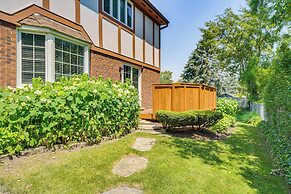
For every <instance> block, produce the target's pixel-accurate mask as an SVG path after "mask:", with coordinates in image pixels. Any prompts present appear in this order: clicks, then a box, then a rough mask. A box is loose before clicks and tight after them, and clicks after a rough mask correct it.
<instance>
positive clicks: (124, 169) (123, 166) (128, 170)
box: [103, 138, 156, 194]
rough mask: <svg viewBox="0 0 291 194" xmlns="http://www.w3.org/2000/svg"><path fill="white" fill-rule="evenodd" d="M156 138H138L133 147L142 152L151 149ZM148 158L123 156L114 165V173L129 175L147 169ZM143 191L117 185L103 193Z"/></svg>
mask: <svg viewBox="0 0 291 194" xmlns="http://www.w3.org/2000/svg"><path fill="white" fill-rule="evenodd" d="M155 143H156V140H155V139H150V138H137V139H136V140H135V143H134V144H133V145H132V148H133V149H135V150H138V151H141V152H146V151H150V150H151V149H152V147H153V146H154V145H155ZM147 164H148V160H147V159H146V158H144V157H139V156H136V155H128V156H125V157H123V158H122V159H121V160H120V161H119V162H118V163H117V165H116V166H114V167H113V169H112V173H113V174H115V175H118V176H121V177H129V176H131V175H133V174H134V173H137V172H140V171H142V170H144V169H146V167H147ZM142 193H143V191H142V190H139V189H136V188H129V187H117V188H114V189H112V190H109V191H106V192H105V193H103V194H142Z"/></svg>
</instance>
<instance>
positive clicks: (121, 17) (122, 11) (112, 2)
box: [103, 0, 133, 28]
mask: <svg viewBox="0 0 291 194" xmlns="http://www.w3.org/2000/svg"><path fill="white" fill-rule="evenodd" d="M103 11H104V12H105V13H107V14H109V15H110V16H112V17H113V18H115V19H116V20H118V21H120V22H122V23H123V24H125V25H126V26H128V27H130V28H132V26H133V4H132V3H131V2H130V1H128V0H103Z"/></svg>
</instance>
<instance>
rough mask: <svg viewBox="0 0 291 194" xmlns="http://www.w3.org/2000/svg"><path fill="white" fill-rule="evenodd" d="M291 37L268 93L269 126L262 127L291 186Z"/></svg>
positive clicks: (284, 43) (279, 53) (279, 54)
mask: <svg viewBox="0 0 291 194" xmlns="http://www.w3.org/2000/svg"><path fill="white" fill-rule="evenodd" d="M290 47H291V45H290V36H287V37H285V38H284V39H283V40H282V43H281V44H280V46H279V48H278V51H277V56H276V58H275V60H274V61H273V64H272V65H273V66H272V72H271V76H270V78H269V80H268V83H267V86H266V88H265V93H264V103H265V107H266V111H267V113H268V114H267V117H268V123H263V124H261V126H260V128H261V129H262V130H263V131H264V133H265V134H266V139H267V141H268V142H269V144H270V146H271V148H272V152H273V155H274V156H275V158H276V159H277V160H278V162H279V164H280V166H281V168H282V169H284V171H285V174H286V176H287V177H288V182H289V184H290V185H291V152H290V150H291V147H290V145H291V119H290V115H291V90H290V88H291V66H290V64H291V50H290Z"/></svg>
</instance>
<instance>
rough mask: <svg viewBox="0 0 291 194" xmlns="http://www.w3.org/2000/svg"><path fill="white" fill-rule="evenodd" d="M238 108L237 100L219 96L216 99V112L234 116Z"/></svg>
mask: <svg viewBox="0 0 291 194" xmlns="http://www.w3.org/2000/svg"><path fill="white" fill-rule="evenodd" d="M238 108H239V103H238V101H237V100H234V99H231V98H219V99H218V100H217V112H220V113H223V114H227V115H231V116H235V114H236V113H237V111H238Z"/></svg>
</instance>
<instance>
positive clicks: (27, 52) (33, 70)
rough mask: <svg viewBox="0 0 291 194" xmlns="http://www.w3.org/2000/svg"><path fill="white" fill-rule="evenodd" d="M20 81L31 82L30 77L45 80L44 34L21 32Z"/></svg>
mask: <svg viewBox="0 0 291 194" xmlns="http://www.w3.org/2000/svg"><path fill="white" fill-rule="evenodd" d="M21 42H22V45H21V50H22V52H21V56H22V57H21V64H22V66H21V69H22V70H21V75H22V76H21V77H22V80H21V82H22V83H23V84H31V82H32V78H42V79H43V80H45V52H46V50H45V36H44V35H36V34H28V33H22V36H21Z"/></svg>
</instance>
